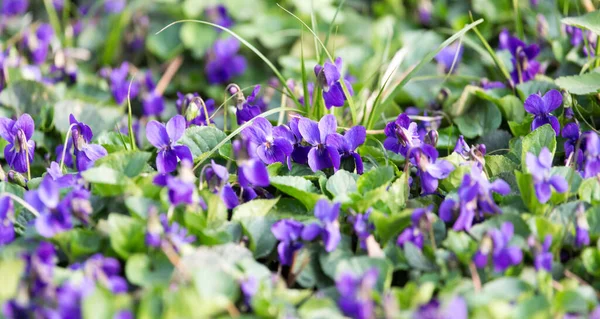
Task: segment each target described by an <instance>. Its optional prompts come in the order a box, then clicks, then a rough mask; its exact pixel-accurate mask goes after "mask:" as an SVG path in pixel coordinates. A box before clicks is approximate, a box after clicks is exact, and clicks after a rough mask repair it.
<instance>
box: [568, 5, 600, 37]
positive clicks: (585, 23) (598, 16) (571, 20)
mask: <svg viewBox="0 0 600 319" xmlns="http://www.w3.org/2000/svg"><path fill="white" fill-rule="evenodd" d="M561 22H562V23H563V24H566V25H572V26H574V27H578V28H583V29H588V30H590V31H592V32H594V33H595V34H596V35H598V36H600V12H599V11H597V10H596V11H593V12H590V13H587V14H584V15H581V16H578V17H567V18H563V19H562V20H561Z"/></svg>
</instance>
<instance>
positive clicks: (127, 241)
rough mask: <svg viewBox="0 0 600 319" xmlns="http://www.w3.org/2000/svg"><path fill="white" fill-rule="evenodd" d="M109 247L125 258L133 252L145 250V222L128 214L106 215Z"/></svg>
mask: <svg viewBox="0 0 600 319" xmlns="http://www.w3.org/2000/svg"><path fill="white" fill-rule="evenodd" d="M107 222H108V227H109V231H110V232H109V238H110V245H111V247H112V248H113V249H114V250H115V252H117V254H118V255H119V256H120V257H121V258H123V259H127V258H128V257H129V256H130V255H132V254H134V253H141V252H145V250H146V244H145V243H144V238H145V228H146V227H145V226H146V225H145V224H144V223H143V222H141V221H139V220H136V219H133V218H131V217H129V216H125V215H121V214H117V213H112V214H110V215H109V216H108V220H107Z"/></svg>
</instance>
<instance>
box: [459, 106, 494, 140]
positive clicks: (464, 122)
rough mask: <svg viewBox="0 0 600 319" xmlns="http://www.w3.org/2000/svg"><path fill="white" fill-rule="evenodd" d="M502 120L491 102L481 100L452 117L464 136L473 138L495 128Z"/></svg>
mask: <svg viewBox="0 0 600 319" xmlns="http://www.w3.org/2000/svg"><path fill="white" fill-rule="evenodd" d="M501 122H502V114H501V113H500V111H499V110H498V107H496V105H494V104H493V103H491V102H487V101H486V102H483V103H481V104H477V105H476V106H473V107H471V108H470V109H469V111H468V112H467V113H465V114H463V115H461V116H459V117H457V118H455V119H454V123H455V124H456V125H457V126H458V129H459V130H460V132H461V133H462V135H464V136H465V137H466V138H475V137H478V136H482V135H484V134H486V133H488V132H491V131H494V130H496V129H497V128H498V127H500V123H501Z"/></svg>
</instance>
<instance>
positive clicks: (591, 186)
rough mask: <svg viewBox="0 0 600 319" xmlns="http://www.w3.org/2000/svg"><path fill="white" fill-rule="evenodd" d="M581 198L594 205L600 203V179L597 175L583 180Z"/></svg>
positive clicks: (580, 189)
mask: <svg viewBox="0 0 600 319" xmlns="http://www.w3.org/2000/svg"><path fill="white" fill-rule="evenodd" d="M579 199H581V200H582V201H586V202H588V203H590V204H592V205H598V204H599V203H600V181H598V178H596V177H590V178H586V179H585V180H583V182H582V183H581V186H580V187H579Z"/></svg>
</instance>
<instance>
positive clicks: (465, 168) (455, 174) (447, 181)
mask: <svg viewBox="0 0 600 319" xmlns="http://www.w3.org/2000/svg"><path fill="white" fill-rule="evenodd" d="M471 170H472V167H470V165H460V166H457V167H455V168H454V170H453V171H452V172H451V173H450V175H448V177H446V178H444V179H443V180H442V181H441V183H440V187H441V188H442V189H443V190H445V191H447V192H450V191H452V190H455V189H456V188H458V186H459V185H460V183H462V180H463V177H464V176H465V175H466V174H470V172H471Z"/></svg>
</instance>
